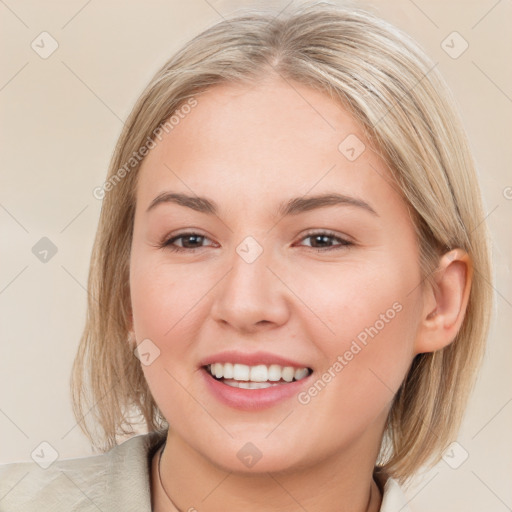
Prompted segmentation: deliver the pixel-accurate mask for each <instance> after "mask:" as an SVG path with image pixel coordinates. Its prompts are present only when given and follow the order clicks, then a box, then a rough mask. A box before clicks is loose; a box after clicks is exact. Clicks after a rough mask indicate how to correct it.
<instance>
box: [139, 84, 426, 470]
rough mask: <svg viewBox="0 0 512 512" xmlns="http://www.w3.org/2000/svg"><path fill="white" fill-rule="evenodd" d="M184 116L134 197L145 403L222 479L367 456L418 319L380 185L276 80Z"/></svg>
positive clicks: (323, 116)
mask: <svg viewBox="0 0 512 512" xmlns="http://www.w3.org/2000/svg"><path fill="white" fill-rule="evenodd" d="M196 100H197V105H196V106H194V107H193V108H191V109H190V112H189V113H187V114H186V115H183V114H182V118H180V120H179V123H177V124H176V125H175V126H174V128H173V129H172V131H170V132H169V133H168V134H165V135H164V137H163V138H162V140H161V141H158V139H156V143H157V146H156V147H155V148H154V149H152V150H151V151H150V153H149V154H148V156H147V157H146V158H145V160H144V161H143V164H142V167H141V170H140V175H139V181H138V185H137V191H136V199H137V207H136V214H135V224H134V232H133V245H132V252H131V266H130V287H131V301H132V311H133V328H134V331H135V335H136V339H137V343H141V342H143V340H145V341H144V342H143V343H144V344H143V345H142V348H141V351H142V368H143V370H144V374H145V377H146V379H147V382H148V385H149V387H150V389H151V393H152V394H153V397H154V399H155V401H156V403H157V404H158V406H159V407H160V409H161V411H162V413H163V414H164V415H165V417H166V418H167V420H168V422H169V424H170V427H171V430H172V431H173V432H174V433H175V434H176V435H177V436H179V438H180V439H181V440H182V441H183V442H184V443H186V444H187V445H189V446H190V447H192V448H194V449H195V450H196V451H197V453H199V454H200V455H202V456H204V457H205V458H206V459H207V460H209V461H210V462H212V463H213V464H215V465H217V466H220V467H222V468H224V469H227V470H230V471H246V470H248V468H252V466H253V465H254V469H251V471H279V470H283V469H290V468H294V467H295V468H298V467H305V466H309V465H311V464H314V463H316V462H319V461H321V460H324V459H325V458H326V457H328V456H332V455H333V454H341V453H345V454H346V456H348V457H352V456H354V457H357V456H360V454H361V452H362V451H364V450H366V452H367V453H372V454H374V455H376V453H375V450H378V446H379V445H380V439H381V435H382V431H383V428H384V422H385V419H386V416H387V413H388V410H389V408H390V403H391V400H392V398H393V395H394V393H395V392H396V390H397V389H398V387H399V386H400V383H401V382H402V379H403V377H404V375H405V373H406V371H407V369H408V367H409V365H410V363H411V361H412V359H413V357H414V355H415V353H416V352H417V346H416V344H415V340H416V338H417V332H418V325H419V322H420V318H421V315H422V308H423V306H422V304H423V299H422V295H421V294H422V292H421V286H419V284H420V271H419V253H418V247H417V242H416V238H415V231H414V227H413V224H412V221H411V218H410V216H409V213H408V209H407V207H406V204H405V203H404V201H403V200H402V199H401V197H400V196H399V194H398V193H397V187H396V186H394V185H393V182H392V180H391V174H390V173H389V171H388V169H386V167H385V165H384V163H383V161H382V160H381V159H380V158H379V157H378V156H377V154H376V153H375V152H373V151H372V150H371V149H370V147H369V144H368V142H367V141H366V140H365V138H364V136H363V134H362V131H361V129H360V127H359V126H358V124H357V123H356V122H355V121H354V119H353V118H352V117H351V116H350V115H348V113H347V112H346V111H345V110H343V109H342V108H341V107H340V106H339V105H338V104H337V103H335V102H333V101H332V100H331V99H330V98H329V97H328V96H326V95H324V94H323V93H321V92H318V91H315V90H312V89H309V88H307V87H305V86H302V85H299V84H296V83H294V84H293V85H292V84H290V83H287V82H284V81H282V80H280V79H272V80H267V81H266V82H264V83H259V84H254V85H251V86H235V85H222V86H216V87H214V88H210V89H209V90H208V91H207V92H206V93H205V94H203V95H200V96H198V97H197V98H196ZM187 112H188V109H187ZM171 193H172V194H179V195H180V196H174V197H175V198H177V197H181V199H180V200H171V196H168V197H167V199H168V200H165V197H164V196H162V194H171ZM324 195H328V196H329V197H327V198H324V199H323V200H322V199H321V198H320V196H324ZM184 196H186V198H185V197H184ZM157 197H159V198H160V200H159V201H157V202H155V203H153V201H154V200H155V198H157ZM152 204H153V206H151V205H152ZM180 236H181V238H180ZM166 242H168V245H165V244H166ZM209 363H212V364H214V363H219V364H214V366H213V367H212V370H213V372H218V375H219V376H220V375H223V376H224V375H226V378H224V377H223V378H224V380H222V379H221V380H217V379H215V378H214V377H213V376H211V375H210V374H209V372H208V367H207V365H208V364H209ZM235 365H236V366H235ZM270 365H273V366H272V367H271V368H270ZM276 365H277V366H276ZM263 366H264V367H265V368H264V367H263ZM285 367H289V368H288V369H285ZM290 368H291V369H290ZM306 368H307V369H308V370H309V371H308V372H306V370H305V369H306ZM311 371H312V373H311ZM307 373H309V375H308V376H306V377H304V375H305V374H307ZM295 377H297V378H298V380H294V381H292V382H287V380H290V378H294V379H295ZM248 378H249V379H251V381H250V382H253V381H258V382H260V383H259V384H249V383H248V381H247V379H248ZM269 379H270V380H269ZM272 379H279V380H272ZM261 381H263V384H261ZM240 382H241V384H240ZM240 385H241V386H242V387H239V386H240ZM250 386H255V387H261V389H247V388H248V387H250ZM354 460H355V459H354Z"/></svg>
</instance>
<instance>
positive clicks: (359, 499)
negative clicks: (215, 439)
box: [152, 430, 382, 512]
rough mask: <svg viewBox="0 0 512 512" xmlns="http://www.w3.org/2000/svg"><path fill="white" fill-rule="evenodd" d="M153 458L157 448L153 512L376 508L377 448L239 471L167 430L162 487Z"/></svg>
mask: <svg viewBox="0 0 512 512" xmlns="http://www.w3.org/2000/svg"><path fill="white" fill-rule="evenodd" d="M356 444H357V443H356ZM379 446H380V445H379ZM159 456H160V450H159V451H158V452H157V453H156V455H155V457H154V460H153V468H152V474H153V478H152V482H153V483H152V495H153V503H154V505H153V510H154V511H155V512H171V511H172V512H194V511H201V512H225V511H226V510H245V511H246V512H261V511H262V510H265V512H278V511H279V512H299V511H300V512H303V511H304V510H308V512H320V511H322V512H329V511H332V512H334V511H336V512H378V511H379V510H380V505H381V500H382V497H381V493H380V490H379V488H378V486H377V485H376V483H375V481H374V480H373V478H372V473H373V466H374V463H375V460H376V457H377V452H376V451H375V450H373V452H372V453H364V451H361V447H360V446H352V449H351V450H350V451H349V452H346V451H345V452H343V453H338V454H334V455H332V456H331V457H329V458H328V459H323V460H322V461H321V463H318V464H317V465H315V466H313V467H312V466H309V467H307V468H302V469H293V470H292V469H290V470H287V471H283V472H275V473H252V474H245V473H235V472H229V471H226V470H223V469H222V468H220V467H218V466H216V465H214V464H212V463H211V461H209V460H208V459H206V458H204V457H203V456H202V455H201V454H199V453H198V452H197V451H196V450H194V449H193V448H192V447H190V446H189V445H188V444H187V443H185V441H184V440H183V439H182V438H181V437H180V436H178V435H177V434H176V433H173V432H171V430H169V433H168V435H167V441H166V444H165V449H164V450H163V452H162V456H161V460H160V479H161V484H162V487H163V488H162V487H160V485H159V478H158V459H159ZM170 500H172V501H170Z"/></svg>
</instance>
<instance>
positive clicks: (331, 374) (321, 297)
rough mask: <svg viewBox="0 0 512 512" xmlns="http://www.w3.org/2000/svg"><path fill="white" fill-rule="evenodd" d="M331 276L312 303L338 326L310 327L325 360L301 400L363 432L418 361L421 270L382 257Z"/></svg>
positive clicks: (333, 421) (335, 424)
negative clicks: (417, 285)
mask: <svg viewBox="0 0 512 512" xmlns="http://www.w3.org/2000/svg"><path fill="white" fill-rule="evenodd" d="M329 277H330V279H328V280H327V279H325V280H322V282H321V283H322V284H323V285H326V284H327V282H328V283H329V286H328V287H327V286H324V288H323V293H318V292H315V297H314V302H312V303H313V304H314V305H315V312H317V313H318V316H319V317H321V318H322V319H323V320H324V321H325V323H326V324H328V325H329V327H330V328H331V330H332V331H333V332H329V331H327V329H322V330H321V331H320V330H316V331H315V330H314V329H313V328H312V327H310V332H309V335H310V339H311V340H314V342H315V344H316V345H317V347H318V348H319V349H320V351H321V352H322V353H323V354H324V356H325V363H324V364H323V365H322V367H321V368H320V369H319V371H318V372H317V380H316V381H315V382H314V385H313V386H312V387H311V388H309V389H308V390H307V391H306V394H305V395H303V396H302V397H299V399H302V400H301V403H303V404H305V405H306V406H307V407H309V405H308V404H309V403H311V404H313V403H314V404H315V405H314V406H313V407H314V408H315V409H316V410H322V411H324V412H323V414H322V421H327V423H328V424H329V428H332V429H338V428H339V427H340V425H345V427H344V428H346V429H347V431H351V432H352V433H353V435H356V433H357V432H358V431H361V430H362V429H364V428H365V425H366V426H367V425H369V424H370V423H372V422H373V421H374V420H376V419H377V418H379V417H382V414H385V411H387V410H388V409H389V405H390V403H391V401H392V399H393V396H394V394H395V393H396V391H397V390H398V388H399V387H400V384H401V382H402V380H403V378H404V376H405V374H406V372H407V370H408V368H409V366H410V363H411V361H412V359H413V356H414V352H413V347H414V338H415V332H416V321H417V313H418V311H417V307H416V301H417V296H416V294H415V293H410V292H411V290H412V289H413V287H414V283H415V282H416V281H415V278H416V274H415V269H414V268H413V267H412V266H411V267H408V266H407V265H403V266H401V265H397V264H396V263H395V264H394V265H391V264H386V265H379V264H378V263H376V264H375V265H373V266H368V265H365V266H364V267H362V266H361V267H357V266H355V265H354V266H352V268H351V269H350V270H348V269H347V270H346V271H341V272H336V273H333V274H332V275H330V276H329ZM411 283H412V284H411ZM317 289H318V290H319V289H321V287H320V288H315V290H317ZM325 290H328V292H327V293H326V291H325ZM310 298H311V300H312V301H313V295H310ZM317 325H318V323H317ZM311 326H312V324H311ZM315 332H316V335H315ZM320 332H321V333H322V335H319V333H320ZM320 427H321V424H319V425H318V428H320ZM324 428H325V425H324ZM349 435H350V434H349Z"/></svg>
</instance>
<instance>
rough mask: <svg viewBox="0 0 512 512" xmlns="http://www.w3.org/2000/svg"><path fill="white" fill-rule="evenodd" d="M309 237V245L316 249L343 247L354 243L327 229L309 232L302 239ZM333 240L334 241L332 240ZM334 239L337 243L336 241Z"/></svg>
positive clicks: (325, 249)
mask: <svg viewBox="0 0 512 512" xmlns="http://www.w3.org/2000/svg"><path fill="white" fill-rule="evenodd" d="M307 239H311V244H310V245H309V247H311V248H312V249H315V250H316V251H329V250H335V249H343V248H345V247H348V246H351V245H354V244H353V243H352V242H349V241H348V240H345V239H344V238H341V237H339V236H337V235H335V234H334V233H330V232H329V231H318V232H315V233H309V234H308V235H306V236H305V237H304V238H302V240H307ZM333 241H334V242H333ZM336 241H337V242H338V243H336Z"/></svg>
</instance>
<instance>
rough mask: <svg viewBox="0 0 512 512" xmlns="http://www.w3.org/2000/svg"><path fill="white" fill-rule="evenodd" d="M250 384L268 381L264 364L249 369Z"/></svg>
mask: <svg viewBox="0 0 512 512" xmlns="http://www.w3.org/2000/svg"><path fill="white" fill-rule="evenodd" d="M249 380H251V381H252V382H266V381H267V380H268V370H267V367H266V366H265V365H264V364H259V365H258V366H252V367H251V376H250V379H249Z"/></svg>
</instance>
